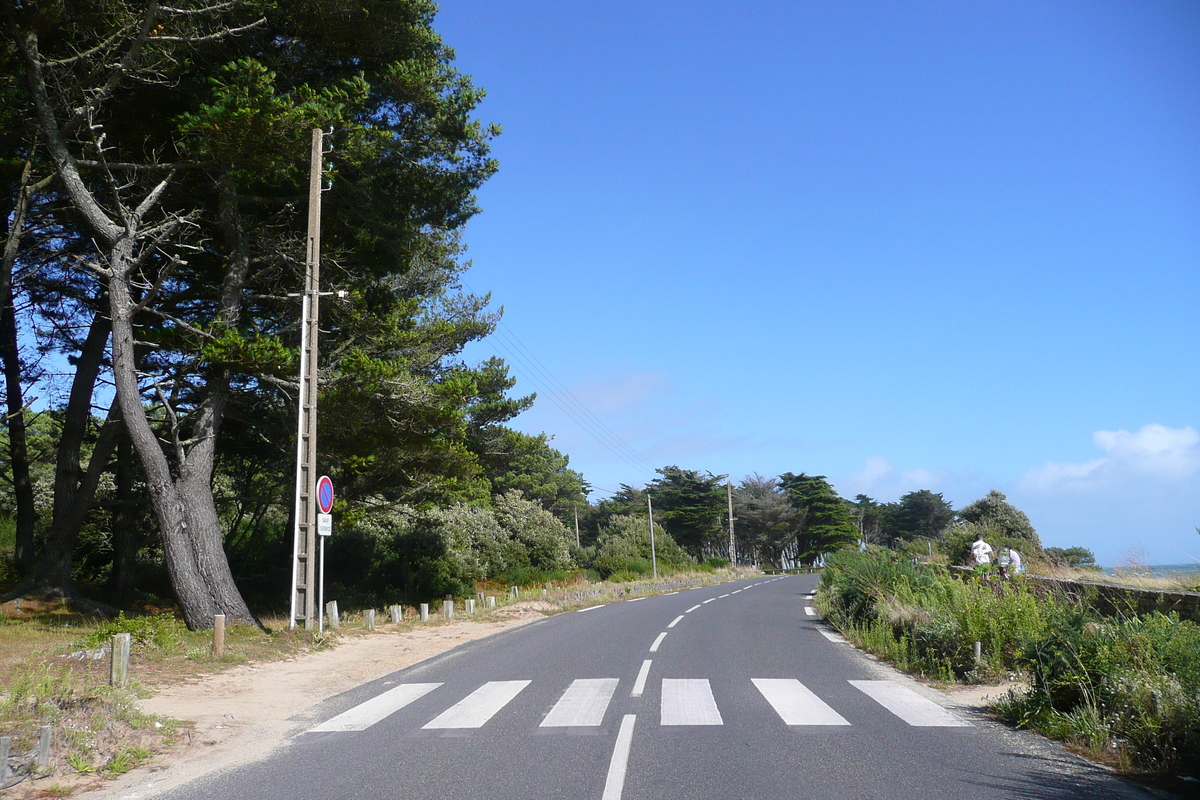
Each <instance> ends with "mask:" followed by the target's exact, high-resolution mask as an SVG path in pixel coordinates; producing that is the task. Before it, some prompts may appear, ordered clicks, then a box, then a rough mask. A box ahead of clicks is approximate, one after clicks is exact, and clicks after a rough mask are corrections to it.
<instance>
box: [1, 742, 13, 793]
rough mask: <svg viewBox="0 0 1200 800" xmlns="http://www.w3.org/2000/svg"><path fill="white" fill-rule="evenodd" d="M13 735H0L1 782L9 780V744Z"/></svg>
mask: <svg viewBox="0 0 1200 800" xmlns="http://www.w3.org/2000/svg"><path fill="white" fill-rule="evenodd" d="M10 742H12V737H11V736H0V784H3V783H7V782H8V745H9V743H10Z"/></svg>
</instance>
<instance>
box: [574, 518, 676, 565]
mask: <svg viewBox="0 0 1200 800" xmlns="http://www.w3.org/2000/svg"><path fill="white" fill-rule="evenodd" d="M595 552H596V555H595V556H594V557H593V559H592V564H591V567H592V568H593V569H595V570H596V571H597V572H599V573H600V574H601V575H602V576H604V577H605V578H609V577H610V576H613V575H614V574H615V573H618V572H629V573H633V574H635V575H647V574H649V573H650V572H651V554H650V525H649V524H648V523H647V521H646V520H644V519H639V518H638V517H628V516H618V517H613V518H612V521H611V522H610V523H609V524H608V526H607V527H605V528H603V529H601V531H600V538H599V539H597V540H596V551H595ZM654 552H655V557H656V558H657V561H658V571H659V574H662V573H667V572H677V571H679V570H682V569H687V568H690V567H694V566H695V562H694V561H693V560H692V558H691V556H689V555H688V554H687V553H686V552H684V550H683V548H681V547H680V546H679V545H678V544H676V543H675V540H674V539H673V538H671V535H670V534H668V533H667V532H666V531H665V530H663V529H662V528H660V527H659V526H657V525H655V526H654ZM614 579H615V578H614Z"/></svg>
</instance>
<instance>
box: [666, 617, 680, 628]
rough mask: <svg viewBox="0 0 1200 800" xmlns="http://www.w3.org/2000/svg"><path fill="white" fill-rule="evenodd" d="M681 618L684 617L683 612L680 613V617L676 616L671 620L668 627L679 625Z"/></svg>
mask: <svg viewBox="0 0 1200 800" xmlns="http://www.w3.org/2000/svg"><path fill="white" fill-rule="evenodd" d="M681 619H683V614H680V615H679V616H678V617H676V618H675V619H673V620H671V624H670V625H668V626H667V627H668V628H674V627H675V626H676V625H678V624H679V621H680V620H681Z"/></svg>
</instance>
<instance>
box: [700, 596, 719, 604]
mask: <svg viewBox="0 0 1200 800" xmlns="http://www.w3.org/2000/svg"><path fill="white" fill-rule="evenodd" d="M716 599H717V598H715V597H710V598H708V599H707V600H705V601H704V602H705V603H711V602H712V601H713V600H716ZM701 605H703V603H702V604H701Z"/></svg>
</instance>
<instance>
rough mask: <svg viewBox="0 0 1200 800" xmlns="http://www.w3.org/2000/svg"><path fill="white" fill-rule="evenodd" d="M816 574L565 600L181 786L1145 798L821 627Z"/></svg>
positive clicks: (705, 797) (656, 799)
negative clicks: (559, 607)
mask: <svg viewBox="0 0 1200 800" xmlns="http://www.w3.org/2000/svg"><path fill="white" fill-rule="evenodd" d="M817 580H818V577H817V576H807V575H806V576H793V577H782V578H770V577H767V578H752V579H745V580H739V581H734V582H731V583H726V584H721V585H719V586H706V587H701V588H695V589H690V590H686V591H681V592H678V593H675V594H670V595H663V596H659V597H648V598H645V599H641V600H633V601H627V602H620V603H613V604H610V605H607V606H599V607H595V608H591V609H584V610H582V611H578V612H571V613H566V614H559V615H557V616H554V617H549V618H547V619H545V620H542V621H539V622H536V623H533V624H531V625H527V626H524V627H521V628H517V629H514V630H512V631H508V632H505V633H502V634H499V635H496V636H493V637H490V638H487V639H483V640H480V641H478V642H474V643H471V644H467V645H464V646H462V647H460V648H458V649H456V650H454V651H451V652H450V653H447V654H445V655H442V656H439V657H437V658H434V659H431V660H429V661H426V662H424V663H422V664H418V665H416V666H414V667H410V668H408V669H405V670H401V671H399V672H396V673H393V674H392V675H389V676H387V677H386V678H383V679H381V680H378V681H374V682H372V683H369V684H365V685H363V686H360V687H358V688H357V689H354V690H352V691H350V692H347V693H345V694H343V695H340V696H338V697H336V698H333V699H332V700H330V701H328V702H326V703H323V704H322V705H320V706H318V707H317V708H316V709H315V710H313V711H312V712H310V713H311V718H307V719H305V720H299V722H301V723H302V724H301V725H299V726H298V728H297V733H296V736H295V737H294V739H293V740H292V742H291V744H290V746H288V747H287V748H285V749H284V750H282V751H280V752H279V753H277V754H276V755H274V756H272V757H271V758H270V759H268V760H266V761H263V762H260V763H257V764H254V765H252V766H248V767H243V768H239V769H237V770H233V771H230V772H227V773H224V774H222V775H220V776H218V777H216V778H213V777H208V778H205V779H203V780H199V781H196V782H194V783H193V784H190V785H188V786H187V787H185V788H184V789H183V790H175V791H173V792H172V793H171V796H172V798H177V799H178V800H221V799H224V798H228V799H229V800H235V798H236V799H238V800H240V799H241V798H259V799H261V800H275V799H278V800H305V799H306V798H339V800H341V799H345V800H349V799H350V798H363V799H364V800H366V799H367V798H370V799H371V800H376V799H377V798H397V799H399V798H404V800H419V799H421V798H429V799H430V800H435V799H436V800H443V799H444V798H450V797H456V798H457V797H462V798H488V799H489V800H490V799H493V798H512V799H513V800H517V799H518V798H520V799H521V800H533V799H534V798H545V800H563V798H580V799H581V800H622V798H623V799H624V800H660V799H663V798H679V799H683V798H695V800H721V799H723V798H729V799H730V800H734V799H736V800H743V799H744V798H764V800H765V799H766V798H771V799H772V800H773V799H774V798H805V800H810V799H818V798H831V799H832V798H837V800H846V799H847V798H854V799H856V800H857V799H858V798H880V799H882V798H896V799H897V800H917V799H921V800H927V799H928V800H933V799H935V798H947V800H950V799H952V800H996V798H1044V799H1045V800H1051V799H1052V798H1053V800H1074V799H1078V800H1084V798H1097V797H1104V798H1131V799H1132V798H1138V799H1139V800H1142V799H1144V798H1150V797H1151V795H1149V794H1148V793H1145V792H1143V791H1142V790H1140V789H1138V788H1136V787H1133V786H1131V785H1129V784H1126V783H1125V782H1123V781H1121V780H1119V779H1117V778H1114V777H1112V776H1110V775H1109V774H1107V773H1106V772H1104V771H1103V770H1101V769H1099V768H1096V767H1094V766H1091V765H1090V764H1087V763H1086V762H1084V761H1082V760H1081V759H1079V758H1077V757H1075V756H1072V755H1070V754H1068V753H1066V752H1065V751H1063V750H1062V749H1061V748H1060V747H1058V746H1057V745H1055V744H1052V743H1050V742H1047V741H1045V740H1043V739H1041V738H1040V737H1038V736H1035V735H1032V734H1028V733H1023V732H1016V731H1012V730H1009V729H1007V728H1005V727H1004V726H1001V725H999V724H997V723H995V722H992V721H990V720H988V719H987V718H985V717H982V716H978V715H970V714H967V713H965V712H962V711H959V710H948V709H946V708H943V707H942V706H941V705H940V704H939V702H938V700H939V698H940V697H941V696H940V695H938V694H937V693H936V692H932V691H930V690H928V689H925V688H924V687H921V686H920V685H918V684H916V683H915V682H913V681H911V680H909V679H908V678H906V677H905V676H903V675H900V674H899V673H896V672H894V671H892V670H890V669H887V668H886V667H883V666H881V665H879V664H878V663H876V662H874V661H873V660H871V659H869V658H867V657H865V656H864V655H862V654H861V653H859V652H858V651H856V650H855V649H853V648H852V647H850V646H849V645H847V644H845V643H843V642H840V641H838V640H837V637H835V636H833V635H832V634H830V633H829V632H828V631H827V630H825V629H824V628H823V627H822V626H821V625H820V624H819V623H818V622H817V620H816V617H815V616H813V615H812V613H811V610H810V608H809V607H810V606H811V602H810V600H809V599H808V595H809V593H810V592H811V591H813V589H814V588H815V587H816V583H817Z"/></svg>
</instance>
